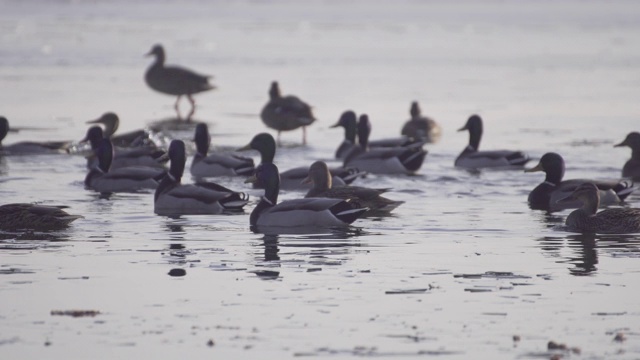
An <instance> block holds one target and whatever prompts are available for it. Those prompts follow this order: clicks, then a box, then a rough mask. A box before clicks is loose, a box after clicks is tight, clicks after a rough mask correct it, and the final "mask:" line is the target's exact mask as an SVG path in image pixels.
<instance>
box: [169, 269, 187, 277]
mask: <svg viewBox="0 0 640 360" xmlns="http://www.w3.org/2000/svg"><path fill="white" fill-rule="evenodd" d="M185 275H187V270H185V269H180V268H176V269H171V270H169V276H175V277H179V276H185Z"/></svg>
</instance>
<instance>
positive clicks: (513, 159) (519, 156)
mask: <svg viewBox="0 0 640 360" xmlns="http://www.w3.org/2000/svg"><path fill="white" fill-rule="evenodd" d="M529 160H531V159H529V157H528V156H527V155H526V154H525V153H523V152H520V151H515V152H513V153H512V154H509V155H508V156H507V161H508V162H509V165H513V166H521V165H524V164H526V163H527V162H528V161H529Z"/></svg>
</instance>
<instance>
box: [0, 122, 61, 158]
mask: <svg viewBox="0 0 640 360" xmlns="http://www.w3.org/2000/svg"><path fill="white" fill-rule="evenodd" d="M9 130H10V129H9V120H7V118H6V117H4V116H0V155H24V154H61V153H66V152H67V148H68V147H69V145H71V144H70V142H68V141H49V142H33V141H21V142H18V143H15V144H11V145H2V140H3V139H4V138H5V137H6V136H7V133H9Z"/></svg>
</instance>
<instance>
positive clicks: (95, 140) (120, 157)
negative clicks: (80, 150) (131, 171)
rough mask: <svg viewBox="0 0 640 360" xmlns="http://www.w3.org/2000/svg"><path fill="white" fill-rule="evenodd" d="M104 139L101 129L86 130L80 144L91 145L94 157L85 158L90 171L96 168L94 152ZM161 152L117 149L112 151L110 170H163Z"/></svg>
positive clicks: (137, 148) (155, 150)
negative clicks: (147, 168) (87, 143)
mask: <svg viewBox="0 0 640 360" xmlns="http://www.w3.org/2000/svg"><path fill="white" fill-rule="evenodd" d="M103 138H104V136H103V132H102V128H101V127H99V126H92V127H90V128H89V130H87V135H86V136H85V138H84V139H82V140H80V142H86V141H88V142H89V144H91V150H93V151H94V155H93V156H90V157H88V158H87V167H88V168H89V169H91V168H92V167H95V166H97V163H98V159H97V157H96V156H95V151H96V150H97V149H98V147H99V146H100V144H101V143H102V139H103ZM164 154H165V152H164V151H163V150H159V149H155V148H151V147H134V148H124V149H123V148H117V149H114V156H113V159H112V162H111V167H110V168H109V169H110V170H114V169H119V168H123V167H129V166H148V167H153V168H160V169H164V162H165V161H164Z"/></svg>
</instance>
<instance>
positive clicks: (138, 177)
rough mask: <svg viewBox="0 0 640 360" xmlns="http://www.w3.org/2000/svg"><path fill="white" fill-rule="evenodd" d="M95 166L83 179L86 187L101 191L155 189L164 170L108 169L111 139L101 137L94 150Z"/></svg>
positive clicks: (135, 167) (111, 158)
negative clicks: (96, 159)
mask: <svg viewBox="0 0 640 360" xmlns="http://www.w3.org/2000/svg"><path fill="white" fill-rule="evenodd" d="M95 155H96V157H97V158H98V164H97V166H95V167H93V168H92V169H90V170H89V173H88V174H87V176H86V177H85V179H84V185H85V187H86V188H87V189H93V190H95V191H98V192H101V193H114V192H135V191H139V190H143V189H155V188H156V187H158V181H159V179H161V178H162V177H164V176H165V174H164V171H162V170H160V169H154V168H150V167H142V166H139V167H138V166H131V167H124V168H119V169H115V170H113V171H110V168H111V162H112V160H113V145H112V144H111V140H109V139H106V138H105V139H102V141H101V142H100V145H99V146H98V148H97V149H96V151H95Z"/></svg>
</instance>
